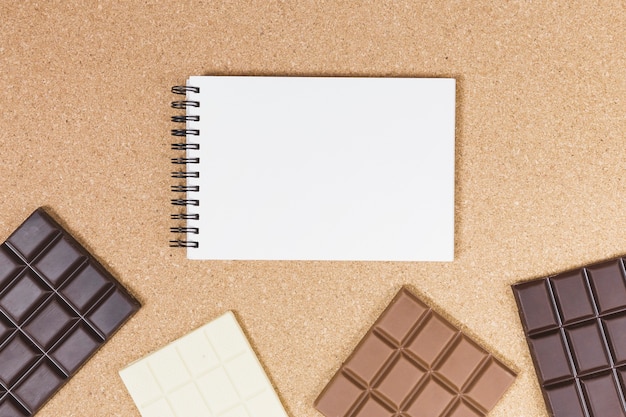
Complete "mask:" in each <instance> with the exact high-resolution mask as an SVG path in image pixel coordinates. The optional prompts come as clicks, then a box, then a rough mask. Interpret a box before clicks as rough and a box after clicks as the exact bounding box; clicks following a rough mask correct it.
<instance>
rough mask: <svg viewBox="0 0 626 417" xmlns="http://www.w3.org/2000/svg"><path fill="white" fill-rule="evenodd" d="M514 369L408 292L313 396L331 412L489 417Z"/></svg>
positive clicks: (340, 416)
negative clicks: (487, 416)
mask: <svg viewBox="0 0 626 417" xmlns="http://www.w3.org/2000/svg"><path fill="white" fill-rule="evenodd" d="M514 379H515V374H514V373H513V372H512V371H511V370H510V369H508V368H507V367H506V366H504V365H503V364H502V363H501V362H500V361H498V360H497V359H496V358H494V357H493V356H492V355H491V354H490V353H488V352H487V351H485V350H484V349H483V348H482V347H480V346H479V345H477V344H476V343H475V342H474V341H472V340H471V339H470V338H469V337H467V336H466V335H464V334H463V333H462V332H461V331H459V329H458V328H456V327H455V326H454V325H452V324H451V323H450V322H448V321H447V320H446V319H444V318H443V317H442V316H440V315H439V314H437V313H436V312H434V311H433V310H432V309H430V308H429V307H427V306H426V305H425V304H424V303H422V302H421V301H420V300H419V299H417V298H416V297H415V296H414V295H413V294H412V293H410V292H409V291H408V290H407V289H405V288H403V289H401V290H400V292H399V293H398V294H397V295H396V297H395V298H394V300H393V301H392V302H391V304H390V305H389V307H388V308H387V309H386V310H385V312H384V313H383V314H382V315H381V317H380V318H379V319H378V320H377V321H376V323H375V324H374V325H373V326H372V328H371V329H370V330H369V331H368V333H367V334H366V335H365V337H364V338H363V339H362V340H361V342H360V343H359V345H358V346H357V347H356V349H355V350H354V352H353V353H352V354H351V356H350V357H349V358H348V360H347V361H346V362H345V363H344V364H343V365H342V367H341V368H340V369H339V371H338V372H337V373H336V374H335V376H334V377H333V378H332V379H331V381H330V382H329V383H328V385H327V386H326V387H325V388H324V390H323V391H322V393H321V394H320V396H319V397H318V398H317V400H316V401H315V407H316V408H317V410H318V411H320V412H321V413H322V414H324V415H325V416H327V417H392V416H393V417H400V416H402V417H472V416H485V415H486V414H487V413H488V412H489V411H490V410H491V409H492V408H493V407H494V406H495V404H496V403H497V401H498V400H499V399H500V397H501V396H502V395H503V394H504V392H505V391H506V390H507V389H508V387H509V386H510V385H511V383H512V382H513V380H514Z"/></svg>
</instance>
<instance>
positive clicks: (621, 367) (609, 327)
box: [513, 258, 626, 417]
mask: <svg viewBox="0 0 626 417" xmlns="http://www.w3.org/2000/svg"><path fill="white" fill-rule="evenodd" d="M513 292H514V294H515V299H516V301H517V306H518V310H519V314H520V318H521V321H522V326H523V328H524V333H525V335H526V340H527V342H528V346H529V348H530V352H531V356H532V359H533V362H534V365H535V369H536V371H537V378H538V380H539V384H540V386H541V389H542V392H543V396H544V399H545V402H546V405H547V407H548V409H549V411H550V413H551V415H553V416H554V417H605V416H609V415H610V416H613V417H619V416H626V398H625V394H626V380H625V378H624V377H625V376H626V274H625V270H624V260H623V259H621V258H618V259H613V260H609V261H605V262H602V263H598V264H593V265H589V266H586V267H583V268H579V269H574V270H571V271H567V272H563V273H560V274H558V275H554V276H550V277H546V278H540V279H535V280H532V281H527V282H522V283H519V284H516V285H514V286H513Z"/></svg>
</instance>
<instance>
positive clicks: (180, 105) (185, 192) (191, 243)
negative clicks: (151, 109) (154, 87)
mask: <svg viewBox="0 0 626 417" xmlns="http://www.w3.org/2000/svg"><path fill="white" fill-rule="evenodd" d="M188 92H191V93H199V92H200V87H190V86H185V85H176V86H174V87H172V93H174V94H179V95H183V96H186V95H187V93H188ZM190 107H200V102H199V101H190V100H177V101H172V108H174V109H178V110H185V111H187V108H190ZM199 121H200V116H198V115H189V114H186V115H176V116H172V122H173V123H187V122H199ZM171 135H172V136H174V137H175V138H182V137H184V138H185V139H188V138H189V137H190V136H199V135H200V131H199V130H198V129H186V128H185V129H172V131H171ZM198 149H200V144H199V143H190V142H189V141H188V140H185V141H184V142H175V143H172V150H174V151H183V152H185V151H187V150H198ZM171 162H172V164H173V165H175V166H177V167H179V168H180V169H177V170H175V171H172V178H175V179H177V180H186V179H187V178H199V177H200V172H198V171H191V170H190V171H187V170H186V169H187V168H186V167H188V166H189V165H190V164H199V163H200V158H188V157H186V156H185V155H182V156H179V157H176V158H172V159H171ZM170 190H171V191H172V192H173V193H176V195H177V196H180V197H178V198H172V200H171V203H172V205H173V206H174V207H179V208H181V207H183V208H184V211H185V212H178V213H174V214H172V215H171V219H172V220H199V219H200V215H199V214H198V213H189V207H193V206H199V205H200V201H199V200H198V199H194V198H191V196H190V193H197V192H199V191H200V186H198V185H187V184H174V185H172V186H171V189H170ZM170 232H171V233H175V234H177V235H179V237H178V238H177V239H173V240H170V246H171V247H173V248H197V247H198V242H197V241H195V240H188V239H187V235H188V234H190V233H191V234H196V235H197V234H198V233H199V232H200V231H199V230H198V228H197V227H182V226H176V227H170ZM180 235H183V236H180Z"/></svg>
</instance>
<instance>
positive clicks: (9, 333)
mask: <svg viewBox="0 0 626 417" xmlns="http://www.w3.org/2000/svg"><path fill="white" fill-rule="evenodd" d="M138 308H139V303H138V302H137V301H136V300H134V299H133V298H132V297H131V296H130V295H129V294H128V293H127V292H126V290H125V289H124V288H123V287H122V286H121V285H120V284H119V283H118V282H117V280H115V278H114V277H113V276H111V275H110V274H109V273H108V272H106V270H104V268H103V267H102V266H101V265H100V264H99V263H98V262H97V261H96V260H95V259H94V258H93V257H92V256H91V255H90V254H89V253H88V252H87V251H86V250H85V249H84V248H83V247H82V246H81V245H80V244H78V243H77V242H76V241H75V240H74V239H73V238H72V237H71V236H70V235H69V233H67V232H66V231H65V230H64V229H63V228H62V227H61V226H60V225H59V224H58V223H56V222H55V221H54V220H53V219H52V218H51V217H50V216H49V215H48V214H46V213H45V211H43V210H42V209H38V210H36V211H35V212H34V213H33V214H32V215H31V216H30V217H29V218H28V219H27V220H26V221H25V222H24V223H23V224H22V225H21V226H19V227H18V228H17V229H16V230H15V232H14V233H13V234H12V235H11V236H10V237H9V238H8V239H7V241H6V242H4V243H3V244H2V245H0V416H5V415H6V416H15V417H24V416H31V415H33V414H34V413H35V412H36V411H37V410H38V409H40V408H41V406H42V405H43V404H44V403H45V402H46V401H47V400H48V399H49V398H50V397H51V396H52V395H53V394H54V393H55V392H56V391H58V390H59V389H60V388H61V386H62V385H63V384H64V383H65V382H67V380H68V379H69V378H70V377H71V376H72V375H73V374H75V373H76V372H77V371H78V369H79V368H80V366H81V365H82V364H83V363H85V361H86V360H87V359H88V358H89V357H90V356H91V355H92V354H93V353H94V352H95V351H96V350H97V349H98V348H99V347H100V346H101V345H102V344H103V343H104V342H105V341H106V340H107V339H109V338H110V337H111V335H112V334H113V333H114V332H115V331H116V330H117V329H118V328H119V327H120V326H121V325H122V324H123V322H125V321H126V320H127V319H128V318H129V317H130V316H131V315H132V314H133V313H134V312H135V311H136V310H137V309H138Z"/></svg>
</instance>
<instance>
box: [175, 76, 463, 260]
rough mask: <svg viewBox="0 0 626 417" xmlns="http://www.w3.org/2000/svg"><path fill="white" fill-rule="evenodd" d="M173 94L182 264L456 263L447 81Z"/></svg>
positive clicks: (190, 87)
mask: <svg viewBox="0 0 626 417" xmlns="http://www.w3.org/2000/svg"><path fill="white" fill-rule="evenodd" d="M172 92H173V93H176V94H179V99H178V100H175V101H173V102H172V107H173V108H175V109H178V110H179V113H180V114H177V115H175V116H173V117H172V121H173V122H174V127H175V128H174V129H172V135H173V136H174V140H173V142H174V143H172V149H173V150H174V151H175V153H176V154H177V155H175V156H174V157H173V158H172V163H173V164H174V165H173V166H174V168H175V169H173V172H172V177H173V178H174V184H173V185H172V188H171V190H172V193H173V196H172V204H173V205H174V207H175V210H174V211H175V212H174V213H173V214H172V219H173V225H172V227H171V232H172V233H173V235H172V236H173V237H172V240H171V241H170V245H171V246H175V247H183V248H186V250H187V257H188V258H190V259H212V260H217V259H220V260H346V261H451V260H452V259H453V256H454V138H455V80H454V79H447V78H359V77H354V78H353V77H257V76H195V77H190V78H189V79H188V80H187V84H186V85H185V86H176V87H173V88H172Z"/></svg>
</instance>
